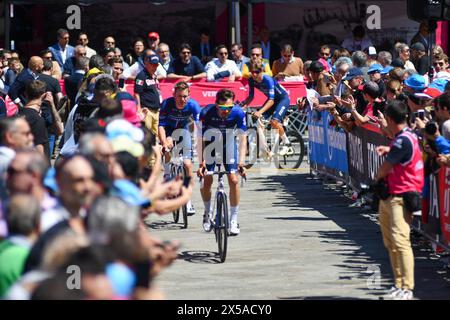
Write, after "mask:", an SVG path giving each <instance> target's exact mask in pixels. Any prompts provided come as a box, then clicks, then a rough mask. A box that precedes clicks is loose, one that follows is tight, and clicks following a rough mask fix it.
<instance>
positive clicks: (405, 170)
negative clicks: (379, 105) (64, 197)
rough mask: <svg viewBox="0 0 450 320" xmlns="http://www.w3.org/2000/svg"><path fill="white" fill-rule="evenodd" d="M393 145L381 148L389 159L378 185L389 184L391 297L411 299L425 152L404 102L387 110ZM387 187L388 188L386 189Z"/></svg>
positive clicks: (385, 220)
mask: <svg viewBox="0 0 450 320" xmlns="http://www.w3.org/2000/svg"><path fill="white" fill-rule="evenodd" d="M385 117H386V122H387V126H388V129H389V131H391V132H392V133H393V135H394V137H395V138H394V140H393V141H392V143H391V145H390V146H389V147H388V146H379V147H377V149H376V150H377V153H378V155H379V156H383V155H386V156H387V157H386V159H385V161H384V162H383V164H382V165H381V167H380V168H379V170H378V173H377V177H376V181H377V183H378V185H381V184H382V183H383V182H384V183H387V187H385V188H379V189H384V192H379V196H380V198H381V200H380V204H379V214H380V218H379V219H380V226H381V232H382V235H383V242H384V245H385V247H386V248H387V250H388V252H389V257H390V261H391V266H392V271H393V273H394V280H395V282H394V285H395V286H394V287H393V288H392V289H391V291H390V292H389V294H388V295H389V297H392V298H394V299H401V300H411V299H412V298H413V292H412V291H413V290H414V256H413V251H412V248H411V240H410V223H411V222H412V213H413V212H415V211H418V210H420V209H421V200H420V192H421V191H422V187H423V185H424V166H423V160H422V152H421V150H420V147H419V142H418V139H417V136H416V135H415V134H414V133H413V132H412V131H411V130H410V129H409V128H408V125H407V117H408V108H407V106H406V105H405V104H404V103H403V102H400V101H392V102H390V103H389V104H388V105H387V107H386V111H385ZM386 188H387V190H386Z"/></svg>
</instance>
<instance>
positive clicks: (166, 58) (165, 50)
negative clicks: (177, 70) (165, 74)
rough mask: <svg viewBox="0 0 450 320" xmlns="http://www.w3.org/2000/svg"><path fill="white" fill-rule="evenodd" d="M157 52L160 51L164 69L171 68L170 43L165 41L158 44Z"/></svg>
mask: <svg viewBox="0 0 450 320" xmlns="http://www.w3.org/2000/svg"><path fill="white" fill-rule="evenodd" d="M157 53H158V56H159V59H160V60H161V64H162V66H163V67H164V69H165V70H166V71H167V70H169V66H170V62H171V61H172V56H171V54H170V48H169V45H168V44H166V43H164V42H161V43H160V44H159V45H158V51H157Z"/></svg>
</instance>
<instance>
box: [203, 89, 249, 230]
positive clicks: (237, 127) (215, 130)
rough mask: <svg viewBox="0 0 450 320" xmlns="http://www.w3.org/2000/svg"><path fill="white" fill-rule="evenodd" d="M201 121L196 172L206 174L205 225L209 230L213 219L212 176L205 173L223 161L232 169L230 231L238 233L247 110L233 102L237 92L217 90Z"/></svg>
mask: <svg viewBox="0 0 450 320" xmlns="http://www.w3.org/2000/svg"><path fill="white" fill-rule="evenodd" d="M200 122H201V126H202V128H201V129H202V134H201V135H200V136H199V140H198V142H197V147H198V157H199V163H200V166H199V169H198V171H197V174H198V176H200V177H204V183H203V187H202V188H201V189H200V192H201V195H202V199H203V203H204V204H205V213H204V215H203V229H204V230H205V231H206V232H209V231H211V219H212V212H211V210H212V208H211V185H212V183H213V178H212V176H210V175H205V173H206V171H214V167H215V165H216V164H217V163H223V164H224V167H225V170H226V171H228V172H230V173H229V174H228V175H227V177H228V184H229V186H230V204H231V207H230V209H231V219H230V233H231V234H233V235H238V234H239V232H240V230H239V225H238V223H237V214H238V205H239V198H240V191H239V185H238V176H237V173H239V174H240V175H241V176H245V168H244V160H245V153H246V146H247V145H246V141H247V140H246V137H247V136H246V131H247V125H246V121H245V113H244V111H243V110H242V109H241V108H240V107H239V106H237V105H235V104H234V92H233V91H231V90H228V89H221V90H220V91H219V92H217V95H216V103H215V104H213V105H208V106H206V107H205V108H204V109H203V110H202V112H201V113H200ZM236 135H237V137H238V140H239V152H238V150H237V145H236ZM204 151H205V154H204ZM219 154H220V156H219ZM205 158H206V159H205Z"/></svg>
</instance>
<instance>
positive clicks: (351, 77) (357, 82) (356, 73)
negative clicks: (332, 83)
mask: <svg viewBox="0 0 450 320" xmlns="http://www.w3.org/2000/svg"><path fill="white" fill-rule="evenodd" d="M342 81H343V83H344V85H345V86H346V87H347V89H348V90H349V91H350V93H349V95H348V96H347V95H345V96H344V97H338V98H337V99H336V100H337V103H338V105H339V106H341V107H347V108H351V104H352V103H351V102H352V100H354V101H355V102H356V105H355V108H356V111H358V113H360V114H362V113H363V112H364V110H365V109H366V106H367V102H366V100H365V99H364V95H363V92H362V85H363V84H364V74H363V72H362V71H361V70H360V69H359V68H355V67H353V68H351V69H350V70H349V71H348V73H347V75H346V76H345V77H344V78H343V79H342ZM350 96H352V97H353V99H352V98H351V97H350ZM346 113H347V115H346ZM343 119H344V120H346V121H348V120H351V119H350V114H349V112H348V111H347V112H346V111H344V112H343Z"/></svg>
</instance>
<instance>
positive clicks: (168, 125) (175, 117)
mask: <svg viewBox="0 0 450 320" xmlns="http://www.w3.org/2000/svg"><path fill="white" fill-rule="evenodd" d="M200 112H201V107H200V105H199V104H198V102H197V101H195V100H194V99H189V101H188V102H187V103H186V105H185V106H184V108H183V109H181V110H180V109H177V107H176V103H175V98H173V97H171V98H167V99H166V100H164V101H163V103H162V106H161V109H160V111H159V126H160V127H164V129H165V130H166V135H167V136H170V133H171V132H173V131H174V130H175V129H188V127H189V120H190V118H191V117H192V119H194V121H195V122H196V123H198V121H199V119H200Z"/></svg>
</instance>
